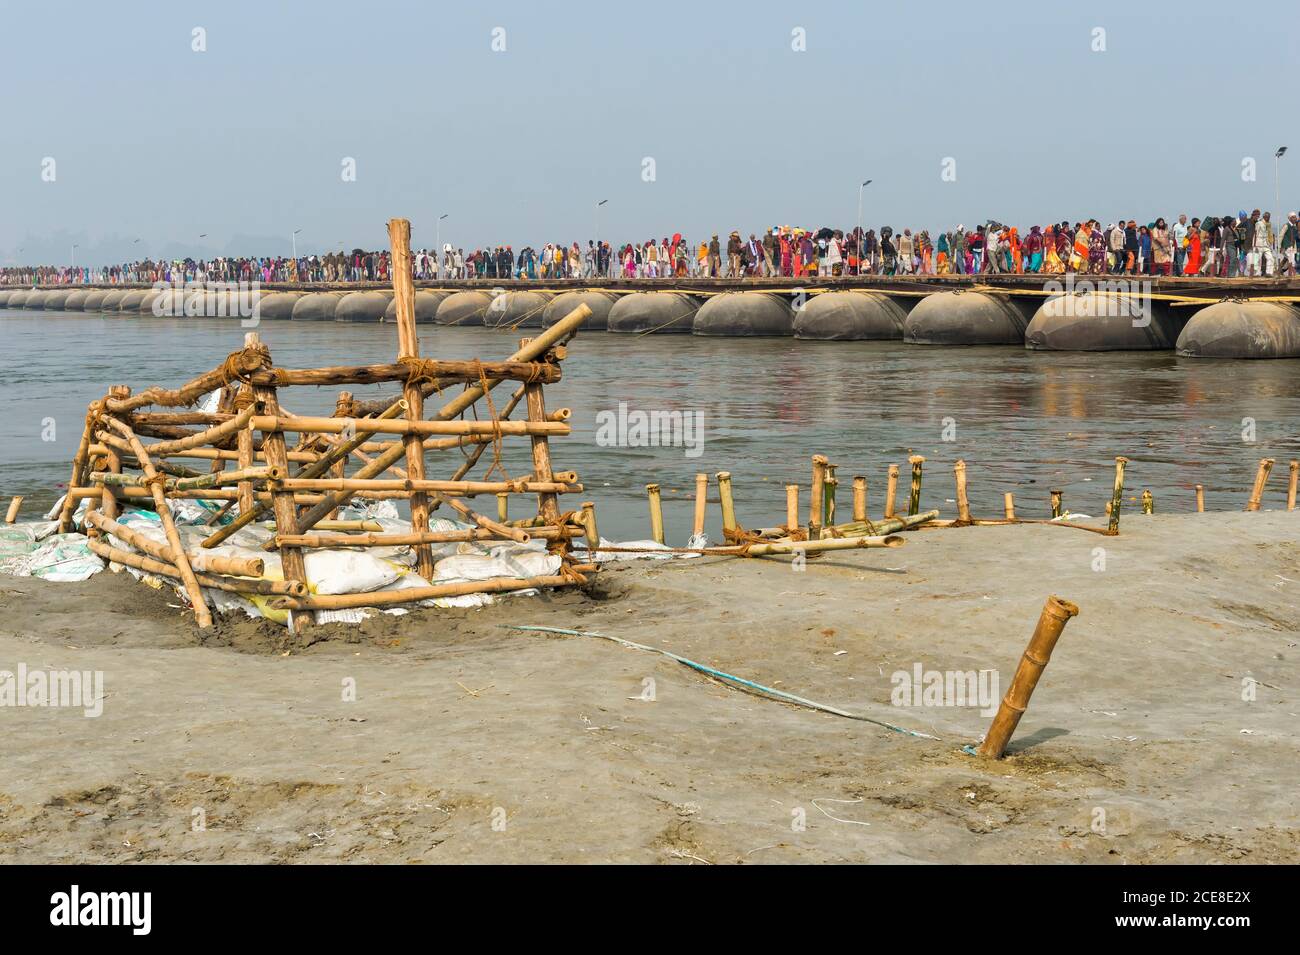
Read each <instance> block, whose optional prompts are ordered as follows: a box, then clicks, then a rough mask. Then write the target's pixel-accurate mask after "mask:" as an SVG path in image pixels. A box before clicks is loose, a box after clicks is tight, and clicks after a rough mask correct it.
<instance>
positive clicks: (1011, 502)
mask: <svg viewBox="0 0 1300 955" xmlns="http://www.w3.org/2000/svg"><path fill="white" fill-rule="evenodd" d="M1002 513H1004V514H1005V515H1006V516H1007V520H1009V521H1014V520H1015V519H1016V498H1015V495H1014V494H1012V493H1011V492H1010V491H1007V492H1006V493H1005V494H1003V495H1002Z"/></svg>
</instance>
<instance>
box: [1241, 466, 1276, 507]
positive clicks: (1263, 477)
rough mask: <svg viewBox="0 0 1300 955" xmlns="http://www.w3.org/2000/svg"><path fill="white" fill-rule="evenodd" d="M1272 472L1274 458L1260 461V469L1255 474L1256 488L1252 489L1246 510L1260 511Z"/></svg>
mask: <svg viewBox="0 0 1300 955" xmlns="http://www.w3.org/2000/svg"><path fill="white" fill-rule="evenodd" d="M1272 470H1273V459H1272V458H1260V459H1259V469H1258V470H1257V471H1256V472H1255V486H1254V487H1252V488H1251V489H1250V500H1249V501H1247V502H1246V510H1248V511H1258V510H1259V502H1260V499H1261V498H1263V496H1264V485H1265V484H1267V483H1268V475H1269V472H1270V471H1272Z"/></svg>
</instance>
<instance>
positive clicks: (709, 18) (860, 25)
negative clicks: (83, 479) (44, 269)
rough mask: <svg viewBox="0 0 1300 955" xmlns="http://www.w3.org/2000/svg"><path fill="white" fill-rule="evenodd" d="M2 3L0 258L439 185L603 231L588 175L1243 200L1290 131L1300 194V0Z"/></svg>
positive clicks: (508, 208) (426, 234) (624, 199)
mask: <svg viewBox="0 0 1300 955" xmlns="http://www.w3.org/2000/svg"><path fill="white" fill-rule="evenodd" d="M0 14H2V16H3V20H2V21H0V22H3V30H2V31H0V71H2V72H3V78H4V92H5V96H4V102H5V107H4V118H3V120H0V146H2V147H3V148H0V197H2V199H3V204H2V206H0V261H3V262H4V263H5V264H13V263H14V262H15V261H19V260H21V261H23V262H25V263H32V262H41V263H57V264H66V263H67V261H68V259H69V256H70V254H71V246H72V244H73V243H74V242H75V243H77V244H78V245H79V248H78V250H77V259H78V261H79V262H82V263H85V262H94V263H102V262H106V261H113V260H119V261H120V260H122V259H126V258H139V257H143V256H145V255H150V256H165V257H174V256H181V255H186V254H195V255H210V254H220V253H248V254H279V253H285V252H287V251H288V250H289V248H290V239H289V236H290V234H291V233H292V232H293V230H295V229H301V230H302V232H301V234H300V235H299V236H298V249H299V251H300V252H305V251H321V250H323V249H325V248H330V247H337V246H338V245H340V244H345V245H347V246H348V247H351V246H353V245H362V246H365V247H370V248H377V247H380V246H384V245H386V244H387V234H386V231H385V222H386V220H387V219H388V218H389V217H392V216H406V217H408V218H410V219H411V220H412V223H413V240H414V244H415V245H416V246H417V247H418V246H422V245H427V246H429V247H432V246H433V244H434V235H435V233H434V221H435V218H436V216H437V215H438V214H440V213H447V214H448V218H447V219H446V220H445V221H444V222H443V223H442V238H443V240H444V241H451V242H454V243H456V244H457V245H460V246H463V247H466V248H469V247H471V246H475V245H481V244H496V243H503V244H504V243H507V242H509V243H510V244H512V245H514V247H515V248H516V249H518V248H519V247H521V246H523V245H526V244H532V245H534V246H538V245H541V244H543V243H545V242H548V241H563V242H571V241H573V240H575V239H577V240H580V241H582V242H583V243H584V244H585V242H586V240H587V239H589V238H591V237H592V236H593V234H594V231H595V227H596V220H595V204H596V201H597V200H599V199H608V200H609V204H608V205H606V206H605V207H604V209H602V210H601V218H600V234H601V236H602V237H605V238H612V239H617V240H629V239H639V240H644V239H646V238H649V237H651V236H654V237H662V236H663V235H666V234H671V233H673V232H675V231H680V232H682V233H684V234H685V235H686V236H687V237H688V238H692V239H698V238H700V237H701V236H704V235H706V234H709V233H712V232H715V231H716V232H720V233H722V234H723V235H725V233H726V231H727V230H729V229H731V228H740V229H742V230H743V231H744V232H745V233H746V234H748V232H750V231H756V230H757V229H759V228H760V227H762V226H764V225H771V224H774V223H790V224H802V225H811V226H818V225H822V224H831V225H834V226H839V227H845V228H847V227H851V226H852V225H853V224H854V222H855V220H856V215H857V198H858V183H859V182H861V181H862V180H863V179H868V178H870V179H872V180H874V182H873V184H872V185H870V186H868V187H867V189H866V193H865V213H864V219H865V221H866V223H867V224H868V225H872V226H878V225H880V224H882V223H889V224H891V225H893V226H894V227H895V228H899V229H901V228H902V227H904V226H912V227H913V228H930V229H935V228H939V227H944V226H948V227H951V226H952V225H954V224H955V223H957V222H964V223H966V224H968V225H969V224H971V223H973V222H975V221H977V220H980V219H984V218H998V219H1002V220H1005V221H1012V222H1018V223H1021V224H1028V223H1032V222H1046V221H1051V220H1058V221H1059V220H1060V219H1063V218H1070V219H1072V220H1073V219H1079V218H1084V217H1087V216H1095V217H1097V218H1099V219H1101V220H1102V221H1103V222H1107V221H1110V220H1112V219H1114V218H1116V217H1117V216H1118V215H1120V214H1124V215H1126V216H1133V217H1136V218H1139V219H1150V218H1154V217H1155V216H1156V215H1165V216H1171V215H1176V214H1177V213H1179V212H1183V211H1185V212H1187V213H1189V214H1191V215H1206V214H1222V213H1223V212H1225V211H1229V210H1231V211H1235V210H1237V209H1238V208H1246V209H1249V208H1251V207H1253V206H1259V207H1261V208H1272V206H1273V191H1274V185H1273V177H1274V162H1273V158H1272V157H1273V152H1274V150H1275V148H1276V147H1277V146H1279V145H1282V144H1286V145H1290V146H1291V147H1293V148H1292V150H1291V153H1290V154H1289V155H1288V156H1287V157H1286V158H1284V159H1283V160H1282V165H1281V172H1282V175H1281V179H1282V199H1281V204H1282V206H1283V207H1284V209H1293V208H1295V207H1296V206H1297V205H1300V128H1298V126H1300V122H1298V119H1297V118H1298V117H1300V106H1297V99H1296V97H1297V92H1298V87H1297V85H1296V77H1297V72H1296V71H1297V67H1298V66H1300V3H1298V2H1297V0H1252V2H1249V3H1224V2H1222V0H1216V2H1203V0H1182V2H1177V3H1167V2H1141V3H1137V2H1132V0H1127V2H1110V0H1098V2H1093V3H1088V4H1069V5H1067V4H1064V3H1058V2H1046V0H1037V2H1032V3H1030V2H1018V0H996V2H988V3H985V2H960V3H958V2H950V0H930V2H926V3H885V2H845V3H831V2H826V3H811V4H792V3H789V2H786V3H768V2H763V0H746V2H744V3H735V4H733V3H710V2H703V0H696V2H692V3H677V2H673V0H653V2H650V3H625V2H615V0H605V2H602V3H590V4H589V3H585V2H580V0H569V2H564V3H547V2H537V0H527V2H519V3H513V2H512V3H443V2H436V3H400V2H378V3H357V2H349V3H338V2H333V0H317V2H313V3H287V2H272V0H261V2H257V3H244V2H241V0H223V2H222V3H220V4H206V3H205V4H198V3H179V2H175V0H172V2H156V3H154V2H132V3H101V2H84V3H60V2H56V0H42V2H39V3H32V2H21V3H19V2H9V0H6V2H4V3H2V4H0ZM195 28H202V29H203V30H204V31H206V35H205V37H204V39H205V40H206V50H205V51H203V52H196V51H195V50H194V49H193V48H192V47H193V45H194V43H195V39H194V35H193V31H194V29H195ZM496 28H501V29H502V30H504V44H505V50H504V51H501V52H497V51H494V50H493V41H494V35H493V31H494V29H496ZM1098 28H1100V29H1102V30H1104V31H1105V32H1104V37H1099V36H1098V34H1096V32H1095V31H1096V30H1097V29H1098ZM796 30H802V31H803V32H802V34H801V35H802V37H803V38H804V43H805V45H806V49H804V50H795V49H794V48H793V47H794V46H795V45H798V39H799V37H798V36H796V35H795V31H796ZM1099 40H1102V41H1104V46H1105V49H1104V51H1101V52H1097V51H1094V47H1095V46H1097V45H1099ZM500 42H501V35H500V34H498V35H497V43H498V45H500ZM47 157H49V158H52V159H53V160H54V167H53V172H54V176H55V178H54V181H52V182H47V181H44V180H43V179H42V174H43V171H45V172H46V173H47V174H48V170H49V165H48V163H46V159H47ZM347 157H351V158H352V159H354V160H355V168H356V178H355V181H344V180H343V177H342V173H343V171H344V167H343V162H344V159H345V158H347ZM1247 157H1253V158H1254V159H1255V160H1256V162H1257V164H1258V171H1257V178H1256V180H1255V181H1243V167H1242V163H1243V160H1245V159H1246V158H1247ZM647 158H650V159H652V160H653V174H654V175H653V180H652V181H646V179H645V178H644V175H645V172H646V171H647V167H646V164H645V160H646V159H647ZM945 158H951V159H952V160H954V161H955V165H954V166H950V167H949V168H950V169H954V170H955V174H956V177H955V181H944V180H943V179H942V178H941V173H942V172H943V170H944V165H943V163H944V160H945ZM203 233H206V238H199V236H200V234H203ZM137 238H138V239H139V240H140V241H139V242H138V243H137V242H134V241H133V240H135V239H137ZM20 248H21V249H22V250H23V251H22V252H21V253H20V252H19V251H18V250H19V249H20Z"/></svg>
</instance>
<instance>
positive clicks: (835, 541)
mask: <svg viewBox="0 0 1300 955" xmlns="http://www.w3.org/2000/svg"><path fill="white" fill-rule="evenodd" d="M905 543H907V541H906V538H903V537H896V536H882V535H870V536H866V535H862V536H857V537H836V538H827V539H825V540H819V541H804V540H778V541H762V542H755V543H744V544H728V545H724V546H720V547H670V548H668V551H667V553H672V554H708V555H710V556H717V557H730V556H735V557H770V556H773V555H775V554H794V553H802V552H809V553H818V552H821V551H830V550H861V549H863V548H875V547H902V546H903V545H904V544H905ZM598 549H599V550H601V551H604V552H605V553H616V554H617V553H623V554H662V553H665V551H662V550H658V549H651V548H649V547H619V546H618V545H616V544H615V545H611V546H609V547H601V548H598Z"/></svg>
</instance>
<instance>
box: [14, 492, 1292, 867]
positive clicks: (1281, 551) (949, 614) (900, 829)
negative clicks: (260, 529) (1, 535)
mask: <svg viewBox="0 0 1300 955" xmlns="http://www.w3.org/2000/svg"><path fill="white" fill-rule="evenodd" d="M1298 520H1300V515H1297V514H1296V513H1291V514H1288V513H1283V512H1264V513H1258V514H1241V513H1217V514H1204V515H1157V516H1154V517H1142V516H1137V515H1133V516H1127V515H1126V517H1125V520H1124V534H1123V535H1122V536H1121V537H1119V538H1104V537H1100V536H1097V535H1094V534H1089V533H1086V532H1082V531H1076V530H1071V529H1066V528H1060V527H1045V526H1016V527H982V528H960V529H940V530H929V531H918V532H914V533H911V534H909V535H908V541H907V544H906V546H904V547H903V548H900V549H896V550H873V551H865V552H854V553H837V554H834V555H833V556H831V555H828V556H826V557H823V558H821V559H816V560H809V561H808V562H807V569H806V570H805V571H803V572H802V573H797V572H794V571H793V570H792V567H791V564H790V563H789V561H787V560H786V559H784V558H780V559H765V560H748V561H744V560H739V559H724V558H709V559H705V560H699V561H680V562H671V563H649V562H640V563H635V564H632V563H629V564H624V565H622V566H621V567H620V568H619V569H608V570H606V571H604V572H603V573H602V574H601V576H600V583H599V584H598V585H597V586H596V587H594V588H593V590H592V592H591V593H588V594H581V593H576V592H569V593H563V594H553V595H547V596H544V597H542V598H531V599H530V598H515V599H510V600H505V601H502V602H500V603H498V604H496V605H495V606H493V607H490V608H487V609H485V610H479V611H468V610H466V611H434V610H426V611H419V612H417V613H414V614H411V615H409V616H406V617H382V618H380V619H378V620H371V621H368V622H366V623H365V624H363V625H361V626H359V627H352V628H347V627H341V626H331V627H325V628H318V629H316V630H315V631H314V632H313V633H312V634H311V637H310V638H294V637H290V636H289V635H288V634H287V633H286V631H284V630H283V629H282V628H279V627H276V626H274V625H271V624H267V623H258V622H251V621H243V620H240V621H226V622H225V623H223V624H222V625H221V626H220V628H219V629H218V631H217V632H216V633H215V634H212V635H201V634H200V633H199V631H197V630H195V629H194V628H193V626H192V623H191V622H190V621H191V617H190V615H188V614H185V615H182V614H181V612H180V611H179V610H177V609H176V608H175V606H174V605H175V604H176V603H177V602H178V601H177V599H176V598H175V596H174V595H173V594H172V593H170V592H167V591H155V590H153V589H150V588H149V587H147V586H145V585H143V584H140V583H137V582H135V581H133V580H131V579H130V578H129V577H127V576H126V575H115V574H113V573H110V572H105V573H102V574H99V575H98V576H96V577H94V578H92V579H91V580H89V581H87V582H86V583H84V584H50V583H45V582H43V581H39V580H33V579H24V578H8V577H5V578H0V669H8V670H13V669H15V668H16V666H17V664H18V663H19V662H25V663H26V664H27V665H28V666H29V667H33V668H35V667H53V668H60V669H65V668H66V669H99V670H103V671H105V686H104V690H105V699H104V702H103V715H102V716H100V717H98V718H86V717H84V716H83V715H82V713H81V711H80V710H72V709H37V708H0V729H2V730H3V734H4V745H3V747H0V859H3V860H4V861H7V862H51V861H57V862H73V861H82V862H101V861H103V862H107V861H114V862H128V861H137V862H164V861H174V860H185V861H193V862H335V861H348V862H390V863H403V862H525V861H533V862H583V861H591V862H644V863H688V864H698V863H701V862H711V863H789V862H821V861H827V862H949V863H951V862H1049V863H1070V862H1089V863H1148V862H1175V863H1184V862H1229V863H1231V862H1246V863H1282V862H1289V863H1295V862H1297V861H1300V818H1298V817H1300V811H1298V810H1297V803H1296V799H1295V792H1296V789H1297V785H1298V784H1300V760H1298V759H1297V744H1296V728H1297V726H1300V721H1298V720H1297V713H1300V700H1297V695H1296V690H1295V687H1296V683H1297V677H1300V668H1298V667H1297V662H1296V661H1297V646H1296V644H1297V620H1298V619H1300V618H1298V616H1297V603H1298V602H1300V600H1298V595H1300V570H1297V566H1298V560H1297V558H1300V543H1297V541H1296V535H1295V528H1296V527H1297V521H1298ZM1098 547H1101V548H1104V549H1105V561H1106V563H1105V569H1104V570H1094V569H1093V568H1094V564H1095V561H1096V560H1097V557H1098V555H1097V553H1096V551H1095V549H1096V548H1098ZM1050 593H1056V594H1059V595H1061V596H1063V597H1065V598H1067V599H1070V600H1073V601H1074V602H1075V603H1077V604H1078V605H1079V606H1080V608H1081V613H1080V615H1079V617H1077V618H1076V619H1075V620H1073V621H1072V622H1071V623H1070V624H1069V625H1068V626H1067V628H1066V630H1065V633H1064V635H1063V637H1062V639H1061V642H1060V644H1059V645H1058V647H1057V650H1056V653H1055V655H1054V657H1053V659H1052V662H1051V665H1050V666H1049V667H1048V669H1047V671H1046V674H1045V676H1044V678H1043V680H1042V682H1041V683H1040V684H1039V686H1038V689H1037V692H1036V694H1035V696H1034V698H1033V701H1032V703H1031V705H1030V707H1029V710H1028V712H1027V713H1026V715H1025V717H1024V719H1023V721H1022V722H1021V724H1020V728H1019V730H1018V732H1017V734H1016V737H1015V738H1014V740H1013V741H1012V745H1011V753H1010V755H1009V756H1008V757H1007V758H1006V759H1004V760H1002V761H999V762H987V761H982V760H979V759H976V758H973V757H970V756H967V755H964V754H963V753H961V752H960V747H961V745H963V744H965V743H969V742H973V741H975V740H977V739H978V738H979V737H980V735H981V734H982V732H983V731H984V729H985V728H986V727H987V725H988V722H989V721H988V718H987V717H985V716H982V715H980V713H979V712H978V709H977V708H973V707H951V706H949V707H920V708H916V707H913V708H907V707H895V706H891V705H890V691H891V689H892V686H891V682H890V675H891V674H892V673H893V672H894V671H899V670H904V671H910V670H912V668H913V666H914V664H916V663H921V664H922V665H923V667H924V668H925V669H927V670H980V669H987V668H996V669H997V670H998V671H999V674H1000V677H1001V687H1002V689H1003V690H1005V688H1006V686H1007V685H1008V683H1009V682H1010V678H1011V674H1012V672H1013V670H1014V668H1015V665H1016V662H1017V660H1018V659H1019V657H1020V654H1021V652H1022V651H1023V649H1024V646H1025V643H1026V642H1027V640H1028V637H1029V634H1030V631H1031V630H1032V628H1033V625H1034V622H1035V620H1036V619H1037V616H1038V612H1039V610H1040V608H1041V607H1042V604H1043V601H1044V599H1045V597H1046V596H1047V595H1048V594H1050ZM508 623H520V624H533V625H541V626H553V627H567V628H582V629H587V630H594V631H599V632H601V633H605V634H610V635H614V636H619V637H623V638H626V639H629V640H633V641H637V642H640V643H646V644H650V645H653V646H656V647H662V648H665V649H670V650H672V651H674V652H676V653H679V654H683V655H685V656H688V657H691V658H693V659H695V660H698V661H700V662H702V663H705V664H707V665H710V666H713V667H717V668H720V669H722V670H725V671H728V672H730V673H734V674H737V675H740V676H743V677H746V678H748V679H751V680H756V681H758V682H761V683H765V684H768V685H771V686H775V687H777V688H779V689H781V690H784V691H787V692H791V693H795V694H798V695H801V696H806V697H809V698H811V699H814V700H817V701H819V702H824V703H828V704H832V705H835V706H839V707H843V708H845V709H848V710H852V711H855V712H861V713H865V714H868V715H871V716H872V717H873V718H877V719H883V720H885V721H888V722H892V723H896V724H898V725H900V726H903V727H908V728H911V729H915V730H919V731H922V732H925V733H930V734H933V735H935V736H939V737H941V739H939V740H929V739H920V738H916V737H912V736H907V735H903V734H899V733H895V732H891V731H889V730H887V729H883V728H882V727H880V726H877V725H874V724H872V723H865V722H855V721H850V720H846V719H844V718H841V717H837V716H832V715H827V714H823V713H818V712H815V711H812V710H808V709H803V708H798V707H795V706H791V705H788V704H785V703H780V702H774V701H772V700H770V699H763V698H759V697H757V696H755V695H752V694H749V693H745V692H741V691H739V690H736V689H732V688H728V687H726V686H723V685H721V684H719V683H717V682H715V681H713V680H711V679H709V678H707V677H705V676H703V675H701V674H699V673H697V672H695V671H692V670H690V669H687V668H686V667H683V666H681V665H679V664H677V663H674V662H672V661H670V660H668V659H666V658H664V657H661V656H658V655H651V654H647V653H644V652H639V651H635V650H630V649H626V648H623V647H620V646H617V645H615V644H612V643H609V642H608V641H604V640H598V639H594V638H590V637H572V636H557V635H542V634H529V633H521V632H515V631H510V630H508V629H505V628H504V626H503V625H505V624H508ZM308 639H309V640H310V642H308ZM647 678H650V679H653V681H654V690H655V692H654V700H653V701H649V700H645V699H642V698H641V697H642V696H643V695H644V689H645V686H646V684H645V683H644V681H645V680H646V679H647ZM1244 678H1253V679H1254V680H1257V681H1259V682H1258V683H1257V684H1256V685H1255V693H1256V698H1255V700H1253V701H1249V702H1248V701H1245V700H1243V698H1242V697H1243V679H1244ZM348 679H351V680H355V685H356V697H357V698H356V701H355V702H344V701H343V699H342V696H343V692H342V687H343V684H344V681H345V680H348ZM196 810H197V811H199V812H197V813H196ZM1099 810H1100V811H1102V812H1101V813H1099ZM1102 813H1104V825H1101V826H1100V830H1101V831H1097V829H1096V828H1094V827H1095V826H1096V824H1097V822H1098V821H1099V820H1100V819H1101V818H1102ZM200 814H201V816H202V818H203V819H204V820H205V822H206V827H205V828H204V829H203V830H202V831H194V825H193V824H194V820H195V819H196V818H198V817H199V815H200ZM503 818H504V825H502V824H501V820H502V819H503ZM800 818H803V819H806V826H805V827H804V828H802V830H800V829H799V827H798V826H797V825H795V826H792V822H794V823H797V822H798V821H799V819H800Z"/></svg>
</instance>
